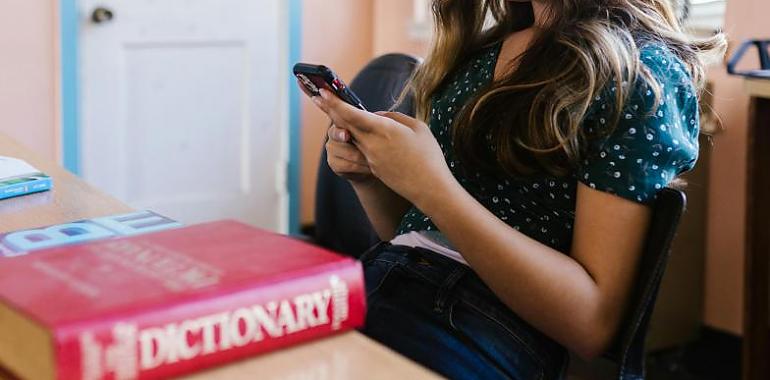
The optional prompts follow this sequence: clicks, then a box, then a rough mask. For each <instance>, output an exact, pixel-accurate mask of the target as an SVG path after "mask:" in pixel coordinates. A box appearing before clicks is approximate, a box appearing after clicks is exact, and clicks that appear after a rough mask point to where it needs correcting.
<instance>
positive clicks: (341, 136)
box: [337, 131, 347, 141]
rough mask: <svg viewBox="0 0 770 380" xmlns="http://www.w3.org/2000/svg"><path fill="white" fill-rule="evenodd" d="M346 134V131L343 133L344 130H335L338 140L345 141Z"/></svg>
mask: <svg viewBox="0 0 770 380" xmlns="http://www.w3.org/2000/svg"><path fill="white" fill-rule="evenodd" d="M346 135H347V133H345V131H339V132H337V138H338V139H340V141H345V140H347V137H346Z"/></svg>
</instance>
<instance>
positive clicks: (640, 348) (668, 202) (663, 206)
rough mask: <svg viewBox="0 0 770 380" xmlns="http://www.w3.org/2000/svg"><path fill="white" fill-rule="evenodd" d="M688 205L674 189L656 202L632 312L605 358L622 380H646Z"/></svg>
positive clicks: (684, 197) (683, 195) (670, 189)
mask: <svg viewBox="0 0 770 380" xmlns="http://www.w3.org/2000/svg"><path fill="white" fill-rule="evenodd" d="M686 204H687V198H686V196H685V194H684V193H683V192H682V191H680V190H676V189H672V188H666V189H663V191H661V192H660V194H659V195H658V199H657V200H656V202H655V206H654V209H653V216H652V221H651V225H650V230H649V232H648V236H647V241H646V243H645V248H644V253H643V256H642V258H641V262H640V267H639V274H638V275H637V280H636V282H635V284H636V285H635V286H634V290H633V292H632V298H631V300H630V305H631V309H630V310H629V311H628V314H627V316H626V318H625V320H624V321H623V324H622V326H621V330H620V332H619V333H618V337H617V339H616V341H615V344H614V346H613V348H612V349H611V350H610V351H608V352H607V353H606V354H605V357H607V358H608V359H610V360H612V361H615V362H616V363H617V364H618V367H619V368H618V378H619V379H620V380H631V379H633V380H635V379H644V371H645V368H644V367H645V339H646V337H647V329H648V326H649V323H650V317H651V316H652V311H653V309H654V307H655V300H656V298H657V296H658V290H659V288H660V281H661V279H662V278H663V273H664V272H665V270H666V264H667V263H668V258H669V255H670V252H671V242H672V240H674V236H675V235H676V230H677V227H678V226H679V221H680V219H681V217H682V214H683V213H684V209H685V206H686Z"/></svg>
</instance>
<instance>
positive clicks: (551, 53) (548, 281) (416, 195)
mask: <svg viewBox="0 0 770 380" xmlns="http://www.w3.org/2000/svg"><path fill="white" fill-rule="evenodd" d="M433 9H434V13H435V21H436V25H437V30H436V38H435V44H434V46H433V49H432V52H431V53H430V55H429V57H428V58H427V60H426V61H425V63H424V64H422V66H421V67H420V68H419V69H418V71H417V72H416V74H415V75H414V78H413V80H412V81H411V84H410V86H409V90H410V91H411V92H412V93H413V95H414V97H415V99H416V104H417V118H416V119H415V118H410V117H407V116H405V115H402V114H397V113H389V112H385V113H377V114H371V113H366V112H363V111H359V110H357V109H355V108H353V107H350V106H348V105H346V104H344V103H343V102H342V101H340V100H339V99H337V98H335V97H334V96H333V95H331V94H330V93H329V92H323V93H322V95H321V96H320V97H316V98H314V102H315V103H316V105H317V106H318V107H320V108H321V109H322V110H323V111H324V112H326V113H327V114H328V115H329V117H330V118H331V119H332V121H333V123H334V126H333V127H331V128H330V129H329V132H328V135H329V140H328V143H327V145H326V149H327V151H328V157H329V158H328V163H329V165H330V167H331V168H332V169H333V170H334V171H335V172H336V173H337V174H338V175H340V176H343V177H345V178H347V179H348V180H349V181H350V183H351V184H352V185H353V187H354V188H355V191H356V193H357V195H358V197H359V198H360V200H361V203H362V204H363V206H364V208H365V210H366V213H367V215H368V217H369V219H370V220H371V222H372V225H373V226H374V228H375V229H376V231H377V233H378V235H379V236H380V238H381V239H382V240H383V241H384V242H386V243H382V244H379V245H378V246H376V247H374V248H372V249H371V250H370V251H368V252H367V253H366V254H365V255H364V257H363V258H362V261H363V262H364V268H365V277H366V283H367V284H366V285H367V294H368V300H369V315H368V317H367V323H366V327H365V329H364V332H365V333H366V334H367V335H369V336H370V337H372V338H374V339H376V340H378V341H380V342H382V343H383V344H386V345H388V346H390V347H392V348H393V349H394V350H396V351H398V352H401V353H402V354H404V355H406V356H408V357H410V358H412V359H414V360H416V361H418V362H420V363H422V364H424V365H425V366H427V367H429V368H432V369H433V370H435V371H437V372H439V373H440V374H442V375H445V376H447V377H450V378H515V379H551V378H559V377H561V376H562V375H563V373H564V369H565V367H566V364H567V355H566V350H565V349H567V350H571V351H574V352H576V353H577V354H579V355H580V356H582V357H584V358H593V357H596V356H597V355H600V354H601V353H602V352H604V351H605V350H606V349H607V348H608V346H609V345H610V344H611V343H612V341H613V338H614V336H615V333H616V330H617V329H618V327H619V324H620V321H621V319H622V317H623V313H624V311H625V309H626V306H627V302H626V300H627V298H628V297H629V293H630V291H631V288H632V285H633V282H634V278H635V274H636V267H637V262H638V260H639V258H640V254H641V252H642V249H643V244H644V239H645V236H646V233H647V228H648V224H649V221H650V217H651V210H650V204H651V203H652V202H653V201H654V200H655V197H656V193H657V192H658V191H659V190H661V189H662V188H664V187H665V186H667V185H668V184H669V183H670V182H672V181H673V180H674V179H675V178H676V176H677V175H679V174H680V173H682V172H684V171H687V170H689V169H691V168H692V167H693V166H694V164H695V161H696V158H697V155H698V131H699V119H698V95H699V91H700V89H701V84H702V83H703V70H704V65H703V61H702V59H701V57H702V55H703V54H704V53H709V52H715V53H722V52H723V50H724V44H725V43H724V37H723V36H721V35H717V36H714V37H712V38H710V39H706V40H697V41H696V40H692V39H690V38H688V37H687V36H685V35H684V34H683V33H682V31H681V29H680V26H679V24H678V22H677V20H676V18H675V16H674V14H673V12H672V9H671V7H670V5H669V3H668V0H533V1H532V2H522V1H511V0H507V1H506V0H434V4H433ZM490 15H491V17H489V16H490ZM490 19H491V20H493V23H492V25H491V26H490V25H489V24H490V22H489V21H490Z"/></svg>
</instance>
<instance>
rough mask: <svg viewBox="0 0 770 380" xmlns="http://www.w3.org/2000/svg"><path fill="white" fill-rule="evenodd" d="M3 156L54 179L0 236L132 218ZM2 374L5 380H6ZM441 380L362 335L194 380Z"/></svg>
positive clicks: (14, 207) (65, 178)
mask: <svg viewBox="0 0 770 380" xmlns="http://www.w3.org/2000/svg"><path fill="white" fill-rule="evenodd" d="M0 156H12V157H17V158H21V159H24V160H26V161H27V162H29V163H31V164H32V165H33V166H35V167H37V168H38V169H40V170H42V171H44V172H46V173H47V174H48V175H50V176H51V177H52V179H53V186H54V189H53V190H52V191H50V192H46V193H40V194H34V195H28V196H24V197H19V198H12V199H8V200H3V201H0V232H8V231H13V230H18V229H25V228H33V227H41V226H45V225H50V224H58V223H65V222H68V221H73V220H78V219H87V218H96V217H100V216H106V215H114V214H118V213H125V212H130V211H132V209H131V208H130V207H128V206H127V205H125V204H123V203H121V202H120V201H118V200H116V199H114V198H112V197H110V196H107V195H105V194H104V193H101V192H99V191H98V190H96V189H94V188H93V187H91V186H89V185H88V184H86V183H84V182H83V181H81V180H80V179H78V178H77V177H75V176H74V175H72V174H70V173H68V172H67V171H66V170H64V169H62V168H61V167H59V166H58V165H56V164H54V163H52V162H49V161H46V160H42V159H40V158H39V157H37V156H36V155H35V154H33V153H32V152H30V151H29V150H27V149H25V148H24V147H22V146H20V145H19V144H17V143H16V142H14V141H12V140H11V139H9V138H8V137H6V136H4V135H2V134H0ZM7 377H8V375H7V374H6V375H3V371H2V370H1V369H0V379H3V378H7ZM257 377H258V378H260V379H306V378H307V379H335V380H336V379H375V380H376V379H390V378H400V379H437V378H439V377H438V376H437V375H435V374H433V373H431V372H430V371H428V370H426V369H424V368H422V367H420V366H419V365H417V364H415V363H413V362H411V361H409V360H408V359H406V358H404V357H402V356H400V355H398V354H396V353H394V352H393V351H390V350H389V349H388V348H386V347H384V346H382V345H380V344H378V343H376V342H374V341H372V340H370V339H369V338H367V337H365V336H364V335H362V334H360V333H358V332H348V333H344V334H340V335H337V336H334V337H331V338H327V339H322V340H317V341H313V342H310V343H307V344H303V345H300V346H295V347H291V348H288V349H284V350H280V351H276V352H273V353H269V354H267V355H262V356H258V357H255V358H253V359H248V360H243V361H240V362H236V363H232V364H229V365H225V366H221V367H217V368H213V369H209V370H205V371H203V372H201V373H198V374H194V375H192V376H189V377H187V378H189V379H201V380H203V379H207V380H208V379H227V380H230V379H233V380H238V379H244V380H245V379H254V378H257Z"/></svg>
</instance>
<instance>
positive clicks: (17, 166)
mask: <svg viewBox="0 0 770 380" xmlns="http://www.w3.org/2000/svg"><path fill="white" fill-rule="evenodd" d="M39 172H40V170H37V169H35V167H34V166H32V165H30V164H28V163H26V162H25V161H23V160H19V159H17V158H11V157H2V156H0V181H2V180H4V179H9V178H14V177H19V176H23V175H27V174H33V173H39Z"/></svg>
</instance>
